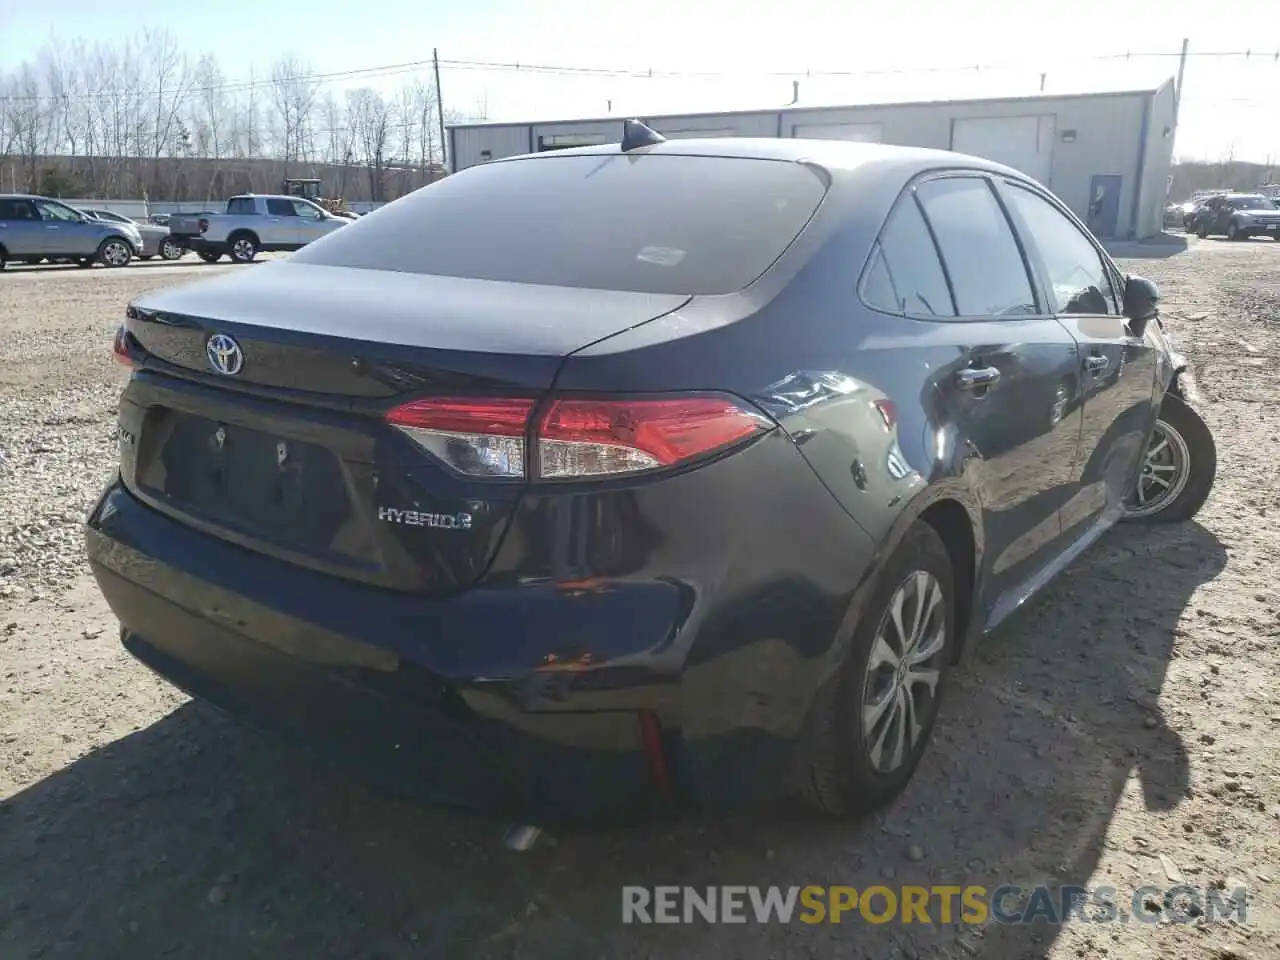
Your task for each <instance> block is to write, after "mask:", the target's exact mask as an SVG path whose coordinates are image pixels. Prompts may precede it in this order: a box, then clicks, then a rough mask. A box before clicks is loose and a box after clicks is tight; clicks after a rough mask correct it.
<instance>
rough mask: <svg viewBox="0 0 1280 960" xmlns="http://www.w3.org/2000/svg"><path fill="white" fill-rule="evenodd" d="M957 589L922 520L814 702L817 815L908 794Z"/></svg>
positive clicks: (809, 772)
mask: <svg viewBox="0 0 1280 960" xmlns="http://www.w3.org/2000/svg"><path fill="white" fill-rule="evenodd" d="M953 583H954V581H953V577H952V571H951V560H950V557H949V555H948V553H947V548H946V546H945V545H944V544H943V542H942V538H941V537H940V536H939V535H938V533H937V531H936V530H934V528H933V527H931V526H929V525H928V524H927V523H924V522H917V523H916V524H915V525H914V526H913V527H912V528H911V529H910V530H908V531H907V534H906V536H905V537H903V540H902V542H901V543H900V544H899V545H898V548H897V549H896V550H895V551H894V553H893V556H892V557H890V559H889V561H888V563H887V564H886V566H885V569H884V572H883V574H882V576H881V579H880V585H879V586H878V587H877V588H876V591H875V593H874V595H873V596H872V598H871V602H870V603H869V604H868V606H867V609H866V611H865V613H864V615H863V617H862V620H861V622H860V623H859V624H858V627H857V629H856V630H855V632H854V635H853V641H852V644H851V646H850V649H849V653H848V655H847V657H846V658H845V662H844V663H843V665H842V666H841V668H840V671H839V672H838V673H837V675H836V676H834V677H832V678H831V680H830V681H828V683H827V684H826V685H825V686H824V688H823V689H822V690H821V691H820V692H819V694H818V695H817V696H816V697H815V698H814V704H813V707H812V710H811V713H810V717H809V742H808V753H807V757H806V761H807V763H806V769H805V771H804V773H805V779H804V782H803V784H802V791H801V793H802V797H803V799H804V800H805V802H806V803H808V804H809V805H810V806H811V807H813V808H815V809H816V810H818V811H820V812H822V813H826V814H832V815H837V816H848V815H852V814H858V813H865V812H867V811H870V810H874V809H876V808H877V807H881V806H883V805H884V804H886V803H888V802H889V801H891V800H892V799H893V798H894V797H896V796H897V795H898V794H899V793H901V792H902V790H903V789H904V788H905V787H906V785H907V782H908V781H909V780H910V779H911V775H912V774H913V773H914V772H915V769H916V766H917V765H918V764H919V762H920V758H921V757H922V756H923V755H924V751H925V747H926V746H927V745H928V742H929V738H930V735H931V734H932V732H933V724H934V721H935V720H936V719H937V715H938V704H939V701H940V695H941V693H942V688H943V682H942V681H943V672H944V670H945V669H946V667H947V666H948V665H949V664H950V662H951V652H952V649H953V648H954V643H955V640H954V634H955V615H954V611H955V597H954V585H953Z"/></svg>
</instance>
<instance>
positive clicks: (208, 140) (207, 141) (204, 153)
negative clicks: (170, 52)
mask: <svg viewBox="0 0 1280 960" xmlns="http://www.w3.org/2000/svg"><path fill="white" fill-rule="evenodd" d="M193 82H194V84H195V90H194V99H195V109H194V111H193V120H194V123H193V127H194V134H195V148H194V149H195V153H196V155H197V156H200V157H203V158H205V159H207V160H211V161H212V163H210V164H209V165H208V166H209V176H208V179H207V181H206V183H205V192H204V198H205V200H206V202H207V201H209V200H211V199H212V198H213V192H214V186H215V185H216V184H217V182H218V179H219V177H221V175H222V156H223V150H224V149H225V148H226V144H225V142H224V137H225V135H226V127H227V123H228V117H227V114H228V109H227V91H226V80H225V79H224V77H223V75H222V68H221V67H220V66H218V61H217V59H215V58H214V56H213V54H211V53H206V54H205V55H204V56H203V57H201V58H200V60H199V62H198V63H197V64H196V67H195V79H194V81H193Z"/></svg>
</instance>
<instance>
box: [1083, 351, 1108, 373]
mask: <svg viewBox="0 0 1280 960" xmlns="http://www.w3.org/2000/svg"><path fill="white" fill-rule="evenodd" d="M1110 365H1111V361H1110V360H1109V359H1108V358H1107V357H1100V356H1098V355H1096V354H1095V355H1094V356H1091V357H1085V358H1084V368H1085V369H1086V370H1088V371H1090V372H1091V373H1097V372H1098V371H1099V370H1105V369H1107V367H1108V366H1110Z"/></svg>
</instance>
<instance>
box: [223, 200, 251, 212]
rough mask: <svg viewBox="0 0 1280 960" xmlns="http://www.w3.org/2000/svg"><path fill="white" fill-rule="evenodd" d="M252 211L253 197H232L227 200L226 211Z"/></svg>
mask: <svg viewBox="0 0 1280 960" xmlns="http://www.w3.org/2000/svg"><path fill="white" fill-rule="evenodd" d="M253 212H254V209H253V197H232V198H231V199H230V200H228V201H227V213H253Z"/></svg>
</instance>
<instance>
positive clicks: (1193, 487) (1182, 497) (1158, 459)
mask: <svg viewBox="0 0 1280 960" xmlns="http://www.w3.org/2000/svg"><path fill="white" fill-rule="evenodd" d="M1217 472H1218V448H1217V445H1216V444H1215V443H1214V440H1213V433H1212V431H1210V430H1209V426H1208V424H1206V423H1205V422H1204V420H1202V419H1201V418H1200V414H1198V413H1196V411H1195V410H1194V409H1193V408H1192V407H1191V406H1190V405H1188V404H1187V403H1186V401H1184V400H1182V399H1181V398H1180V397H1176V396H1174V395H1173V394H1165V397H1164V400H1163V401H1162V402H1161V404H1160V415H1159V417H1158V418H1157V420H1156V426H1155V430H1154V431H1153V432H1152V434H1151V442H1150V443H1149V444H1148V445H1147V452H1146V454H1145V455H1144V456H1143V460H1142V470H1141V472H1140V473H1139V475H1138V483H1137V486H1135V487H1134V490H1133V493H1131V494H1130V495H1129V499H1128V500H1126V501H1125V505H1124V515H1123V519H1125V520H1145V521H1148V522H1155V523H1176V522H1178V521H1181V520H1190V519H1191V518H1192V517H1194V516H1195V515H1196V514H1197V513H1198V512H1199V511H1200V508H1201V507H1202V506H1204V502H1205V500H1207V499H1208V498H1209V491H1210V490H1212V489H1213V481H1214V478H1215V476H1216V475H1217Z"/></svg>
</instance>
